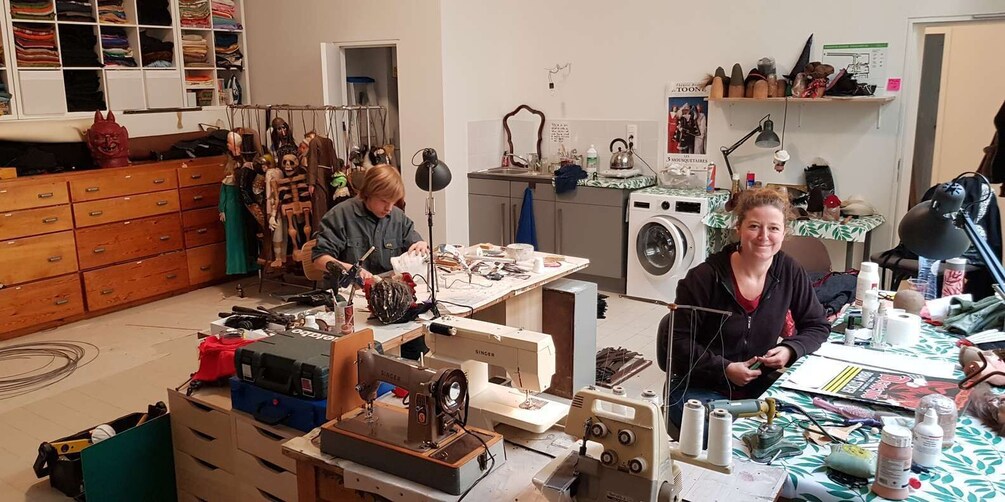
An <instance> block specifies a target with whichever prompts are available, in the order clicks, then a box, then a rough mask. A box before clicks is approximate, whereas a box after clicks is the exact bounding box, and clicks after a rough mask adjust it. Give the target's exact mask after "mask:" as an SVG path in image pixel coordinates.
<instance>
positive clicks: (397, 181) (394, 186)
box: [358, 164, 405, 202]
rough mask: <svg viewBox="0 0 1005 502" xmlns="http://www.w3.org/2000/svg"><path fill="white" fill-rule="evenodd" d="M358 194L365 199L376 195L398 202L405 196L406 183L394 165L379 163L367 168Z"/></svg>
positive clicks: (379, 197)
mask: <svg viewBox="0 0 1005 502" xmlns="http://www.w3.org/2000/svg"><path fill="white" fill-rule="evenodd" d="M358 195H359V198H360V199H363V200H367V199H370V198H371V197H376V198H378V199H383V200H389V201H393V202H397V201H399V200H401V199H402V198H404V197H405V183H404V182H403V181H402V180H401V174H400V173H398V170H397V169H396V168H395V167H394V166H392V165H389V164H379V165H376V166H373V167H371V168H370V169H367V170H366V173H365V174H364V175H363V183H362V186H360V188H359V194H358Z"/></svg>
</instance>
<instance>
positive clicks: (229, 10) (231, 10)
mask: <svg viewBox="0 0 1005 502" xmlns="http://www.w3.org/2000/svg"><path fill="white" fill-rule="evenodd" d="M213 28H216V29H218V30H240V29H241V28H242V27H241V23H238V22H237V12H236V8H235V5H234V2H233V0H213Z"/></svg>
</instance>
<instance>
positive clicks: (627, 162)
mask: <svg viewBox="0 0 1005 502" xmlns="http://www.w3.org/2000/svg"><path fill="white" fill-rule="evenodd" d="M619 142H620V143H621V144H622V145H625V150H622V149H621V147H620V146H619V147H618V151H616V152H615V151H614V145H616V144H618V143H619ZM632 146H633V145H632V144H630V143H628V142H627V141H625V140H623V139H621V138H614V141H611V147H610V150H611V169H634V168H635V152H633V151H632Z"/></svg>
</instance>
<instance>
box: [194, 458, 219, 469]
mask: <svg viewBox="0 0 1005 502" xmlns="http://www.w3.org/2000/svg"><path fill="white" fill-rule="evenodd" d="M192 460H195V461H196V462H198V463H199V464H202V466H203V467H205V468H207V469H209V470H211V471H215V470H217V469H219V467H217V466H215V465H213V464H211V463H209V462H207V461H205V460H202V459H198V458H195V457H192Z"/></svg>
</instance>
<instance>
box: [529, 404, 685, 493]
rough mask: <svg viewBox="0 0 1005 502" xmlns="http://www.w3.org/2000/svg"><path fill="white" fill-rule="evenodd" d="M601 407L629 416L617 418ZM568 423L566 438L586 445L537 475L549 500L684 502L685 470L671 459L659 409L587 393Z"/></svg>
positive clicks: (571, 412) (575, 406)
mask: <svg viewBox="0 0 1005 502" xmlns="http://www.w3.org/2000/svg"><path fill="white" fill-rule="evenodd" d="M601 403H605V404H607V403H610V404H613V405H616V406H621V407H623V408H624V409H625V410H627V413H614V412H613V411H610V409H605V408H604V407H603V406H602V405H601ZM565 423H566V427H565V430H566V433H568V434H570V435H572V436H575V437H577V438H580V439H582V441H583V443H582V446H581V447H580V448H579V452H578V453H577V452H575V451H571V452H569V454H568V455H567V456H566V457H565V458H558V459H556V460H555V461H553V462H552V463H551V464H549V465H548V466H546V467H545V468H544V469H542V470H541V471H540V472H538V473H537V475H536V476H534V485H535V486H536V487H537V488H538V489H539V490H540V491H541V493H542V494H543V495H544V496H545V498H546V499H548V500H549V501H552V502H558V501H567V500H577V501H581V502H582V501H599V500H604V501H608V500H617V501H619V502H636V501H637V502H643V501H647V502H648V501H660V502H669V501H676V500H679V497H680V491H681V471H680V467H678V466H677V465H675V464H674V461H673V460H672V459H671V456H670V454H671V451H670V450H671V447H670V436H669V435H668V434H667V431H666V427H665V426H664V425H663V419H662V416H661V415H660V411H659V408H658V407H657V406H656V405H655V404H653V403H651V402H648V401H642V400H638V399H630V398H626V397H623V396H615V395H612V394H609V393H606V392H601V391H598V390H594V389H583V390H580V391H579V392H577V393H576V396H575V397H574V398H573V400H572V407H571V409H570V411H569V417H568V418H567V419H566V422H565ZM571 497H574V499H572V498H571Z"/></svg>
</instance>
